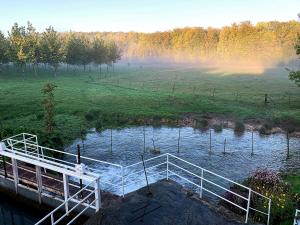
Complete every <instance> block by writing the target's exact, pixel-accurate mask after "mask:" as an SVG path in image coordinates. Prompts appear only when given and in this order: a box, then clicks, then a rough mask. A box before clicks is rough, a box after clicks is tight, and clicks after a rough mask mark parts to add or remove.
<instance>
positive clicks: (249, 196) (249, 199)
mask: <svg viewBox="0 0 300 225" xmlns="http://www.w3.org/2000/svg"><path fill="white" fill-rule="evenodd" d="M250 201H251V189H249V195H248V202H247V212H246V219H245V223H248V217H249V210H250Z"/></svg>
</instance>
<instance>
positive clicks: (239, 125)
mask: <svg viewBox="0 0 300 225" xmlns="http://www.w3.org/2000/svg"><path fill="white" fill-rule="evenodd" d="M244 131H245V125H244V123H243V122H241V121H237V122H235V124H234V132H236V133H243V132H244Z"/></svg>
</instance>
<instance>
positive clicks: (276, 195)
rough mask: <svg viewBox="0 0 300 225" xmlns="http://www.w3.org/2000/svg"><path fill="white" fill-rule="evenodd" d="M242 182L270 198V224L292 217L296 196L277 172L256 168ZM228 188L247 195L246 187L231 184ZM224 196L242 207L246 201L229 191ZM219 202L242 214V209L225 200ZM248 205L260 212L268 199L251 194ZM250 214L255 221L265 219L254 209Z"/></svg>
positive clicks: (264, 209) (265, 210) (265, 209)
mask: <svg viewBox="0 0 300 225" xmlns="http://www.w3.org/2000/svg"><path fill="white" fill-rule="evenodd" d="M243 184H244V185H245V186H248V187H249V188H251V189H252V190H253V191H256V192H258V193H261V194H262V195H265V196H267V197H269V198H271V200H272V203H271V220H270V224H280V223H281V222H283V221H285V220H287V219H291V218H293V213H294V210H295V205H296V203H297V196H296V195H293V194H292V192H291V190H290V187H289V186H288V185H287V183H285V182H284V181H283V180H282V178H281V176H280V175H279V173H277V172H275V171H272V170H267V169H258V170H256V171H255V172H254V173H253V174H252V175H251V176H250V177H249V178H248V179H246V180H244V182H243ZM230 190H231V191H234V192H235V193H238V194H240V195H242V196H244V197H247V195H248V191H247V190H246V189H243V188H241V187H240V186H237V185H233V186H232V187H231V188H230ZM224 197H225V198H226V199H228V200H230V201H232V202H234V203H236V204H238V205H241V206H243V207H244V208H245V207H246V204H247V201H245V200H243V199H241V198H240V197H237V196H236V195H234V194H232V193H231V192H226V193H225V195H224ZM221 204H223V205H225V206H226V207H227V208H229V209H231V210H232V211H234V212H236V213H239V214H242V215H244V212H243V211H242V210H240V209H237V207H235V206H233V205H231V204H229V203H227V202H225V201H221ZM250 205H251V207H252V208H255V209H258V210H260V211H262V212H267V211H268V200H267V199H264V198H262V197H260V196H259V195H256V194H253V195H252V196H251V203H250ZM250 216H251V217H252V218H253V219H254V220H255V221H257V222H264V221H266V216H264V215H263V214H261V213H258V212H255V211H254V210H251V211H250Z"/></svg>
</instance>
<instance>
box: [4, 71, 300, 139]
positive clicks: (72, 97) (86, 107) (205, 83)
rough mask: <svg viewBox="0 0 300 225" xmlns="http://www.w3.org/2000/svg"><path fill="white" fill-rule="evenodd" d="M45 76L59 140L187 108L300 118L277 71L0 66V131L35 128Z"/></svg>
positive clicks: (295, 99)
mask: <svg viewBox="0 0 300 225" xmlns="http://www.w3.org/2000/svg"><path fill="white" fill-rule="evenodd" d="M47 82H53V83H55V84H56V85H57V89H56V91H55V99H56V116H55V121H56V125H57V129H56V130H57V132H58V133H59V134H61V135H62V137H63V139H64V140H65V142H68V140H72V139H73V138H74V137H78V136H79V135H80V131H81V130H85V129H86V128H87V127H95V126H111V125H112V126H118V125H126V124H137V123H139V122H141V121H140V120H139V118H155V119H157V120H159V119H160V118H173V119H176V118H180V117H181V116H182V115H185V114H186V113H193V114H197V115H207V114H209V115H225V116H228V117H230V118H234V119H237V120H245V119H263V120H270V121H272V122H274V123H282V124H283V123H293V124H300V88H298V87H296V85H295V84H294V83H293V82H291V81H289V80H288V77H287V72H286V71H285V70H284V69H276V70H275V69H274V70H268V71H265V73H263V74H261V75H257V74H256V75H252V74H231V75H228V74H227V75H226V74H224V73H221V72H216V71H213V70H205V69H195V68H184V67H160V68H150V67H144V68H143V67H139V66H131V67H126V66H124V67H118V66H117V67H116V69H115V72H109V73H102V74H101V75H99V73H98V72H96V71H95V72H83V71H82V70H78V71H69V72H68V71H66V70H61V71H60V72H59V73H58V75H57V77H54V76H53V74H52V73H51V72H41V73H39V75H38V76H35V75H34V73H33V72H32V73H31V72H27V73H26V74H25V80H24V79H23V76H22V75H21V74H20V73H17V72H15V71H5V70H4V71H2V72H1V73H0V128H1V130H2V131H3V130H5V129H6V130H7V129H8V130H9V131H10V132H13V133H17V132H19V131H23V130H24V131H28V132H29V131H40V130H42V127H43V108H42V105H41V102H42V98H43V96H42V94H41V88H42V87H43V85H44V84H45V83H47ZM265 94H268V96H267V97H268V99H267V100H268V102H269V103H267V104H265V103H264V100H265Z"/></svg>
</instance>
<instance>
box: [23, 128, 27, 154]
mask: <svg viewBox="0 0 300 225" xmlns="http://www.w3.org/2000/svg"><path fill="white" fill-rule="evenodd" d="M23 142H24V150H25V154H27V144H26V138H25V134H24V133H23Z"/></svg>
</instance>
